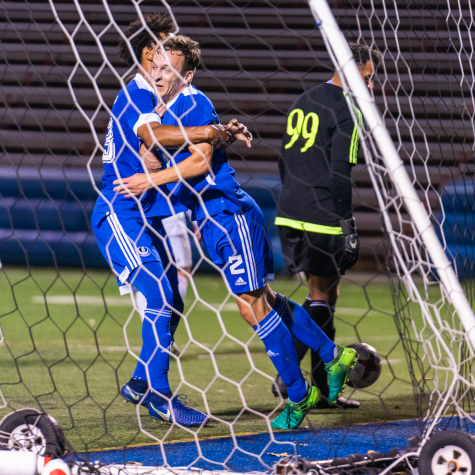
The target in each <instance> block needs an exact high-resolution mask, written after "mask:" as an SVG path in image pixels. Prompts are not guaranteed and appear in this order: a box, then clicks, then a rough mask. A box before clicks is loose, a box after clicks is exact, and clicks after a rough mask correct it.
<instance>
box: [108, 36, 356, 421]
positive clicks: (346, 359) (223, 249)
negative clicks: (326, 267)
mask: <svg viewBox="0 0 475 475" xmlns="http://www.w3.org/2000/svg"><path fill="white" fill-rule="evenodd" d="M164 48H165V50H166V51H163V52H162V54H160V55H159V60H158V72H157V75H156V86H157V89H158V90H159V93H160V95H161V97H162V99H163V100H164V102H166V104H167V112H166V114H165V116H164V117H163V119H162V123H164V124H172V125H178V124H179V123H181V124H182V125H183V126H185V127H186V126H205V125H209V124H218V123H219V118H218V115H217V114H216V111H215V109H214V107H213V104H212V103H211V101H210V100H209V99H208V98H207V97H206V96H205V95H204V94H203V93H202V92H201V91H199V90H198V89H196V88H195V87H194V86H192V85H191V82H192V80H193V76H194V73H195V70H196V68H197V66H198V65H199V63H200V49H199V47H198V43H196V42H195V41H193V40H191V39H189V38H186V37H183V36H177V37H174V38H170V39H169V40H167V42H166V44H165V45H164ZM175 71H176V72H177V73H179V75H178V74H176V73H175ZM182 78H183V79H184V82H185V83H184V82H183V79H182ZM248 145H249V144H248ZM166 148H167V152H166V153H162V154H161V155H162V158H163V160H164V161H165V162H167V163H168V168H167V169H166V170H163V171H159V172H156V173H153V174H150V178H149V177H148V176H147V175H144V174H136V175H134V176H132V177H130V178H127V179H123V180H122V183H121V181H119V180H116V181H115V182H114V183H115V184H116V185H117V187H116V188H115V191H119V192H120V193H122V194H125V195H126V196H133V195H141V194H143V193H144V191H146V190H147V189H149V188H151V187H155V186H161V185H164V184H166V183H170V184H171V185H169V189H170V190H172V191H173V193H174V195H175V196H177V197H178V198H179V199H180V201H181V202H182V203H183V204H184V205H185V206H187V207H188V208H190V209H191V210H193V212H194V213H195V215H196V218H197V220H198V224H199V227H200V230H201V234H202V236H203V241H204V243H205V245H206V247H207V249H208V252H209V253H210V255H211V257H212V260H213V262H214V263H215V264H216V266H218V267H219V268H220V269H222V271H223V273H224V275H225V277H226V280H227V282H228V285H229V287H230V288H231V290H232V291H233V293H234V294H236V295H237V296H238V297H237V304H238V307H239V311H240V313H241V315H242V317H243V318H244V319H245V320H246V321H247V322H248V323H249V324H250V325H251V326H253V328H254V329H255V331H256V332H257V334H258V335H259V337H260V338H261V340H262V341H263V343H264V345H265V348H266V351H267V354H268V355H269V357H270V358H271V360H272V362H273V364H274V366H275V367H276V369H277V371H278V372H279V374H280V375H281V376H282V379H283V380H284V382H285V384H286V385H287V388H288V396H289V401H288V403H287V405H286V407H285V410H284V412H283V413H282V414H281V415H279V416H278V417H277V418H276V419H275V420H274V421H273V422H272V427H275V428H281V429H294V428H296V427H298V426H299V425H300V424H301V422H302V421H303V419H304V417H305V415H306V413H307V412H308V411H309V410H310V409H311V408H312V407H315V405H316V404H317V403H318V401H319V400H320V394H319V391H318V390H317V388H316V387H313V386H308V385H307V383H306V381H305V379H304V378H303V376H302V372H301V370H300V368H299V366H298V359H297V354H296V352H295V348H294V346H293V342H292V336H294V337H296V338H298V339H299V340H301V341H305V343H306V344H307V345H308V346H310V347H311V348H312V349H314V350H315V351H317V352H318V353H319V354H320V356H321V357H322V359H323V360H324V361H325V362H326V363H327V371H328V376H329V381H330V387H331V391H332V392H331V397H332V398H333V400H336V399H337V397H338V396H339V395H340V394H341V392H342V390H343V388H344V386H345V384H346V380H347V377H348V373H349V371H350V368H351V367H352V366H353V365H354V363H355V362H356V358H357V355H356V353H355V352H354V350H352V349H349V348H342V347H338V346H337V345H335V344H334V343H333V342H332V341H331V340H330V339H329V338H328V337H327V336H326V335H325V334H324V333H323V332H322V330H321V329H320V328H319V327H318V326H317V325H316V324H315V323H314V322H313V321H312V320H311V318H310V317H309V315H308V313H307V312H306V311H305V310H304V309H303V308H302V307H301V306H300V305H298V304H296V303H295V302H292V301H291V300H288V299H287V298H286V297H284V296H283V295H280V294H278V293H275V292H273V291H272V290H271V289H270V287H269V286H268V284H267V282H268V281H269V280H272V279H273V276H274V269H273V255H272V249H271V246H270V242H271V238H270V235H269V231H268V230H267V226H266V222H265V219H264V216H263V214H262V212H261V210H260V209H259V207H258V206H257V204H256V203H255V201H254V200H253V199H252V198H251V197H250V196H249V195H248V194H247V193H245V192H244V191H243V190H242V189H241V188H240V185H239V184H238V183H237V182H236V180H235V179H234V170H233V169H232V168H231V167H230V166H229V164H228V160H227V157H226V153H225V152H224V151H222V150H221V149H213V147H212V146H211V145H210V144H206V143H201V144H197V145H194V146H190V147H189V149H188V150H187V149H183V148H180V149H172V148H171V147H166ZM184 180H186V182H185V181H184Z"/></svg>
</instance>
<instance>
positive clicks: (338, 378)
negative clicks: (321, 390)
mask: <svg viewBox="0 0 475 475" xmlns="http://www.w3.org/2000/svg"><path fill="white" fill-rule="evenodd" d="M336 347H337V351H338V353H337V355H336V358H335V359H334V360H333V361H331V362H330V363H327V364H325V371H326V372H327V373H328V388H329V393H328V404H333V403H335V402H336V401H337V400H338V398H339V397H340V396H341V395H342V394H343V390H344V389H345V387H346V381H347V380H348V374H349V373H350V371H351V369H352V368H353V366H355V364H356V362H357V361H358V354H357V353H356V351H355V350H353V348H344V347H342V346H340V345H336Z"/></svg>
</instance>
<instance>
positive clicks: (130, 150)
mask: <svg viewBox="0 0 475 475" xmlns="http://www.w3.org/2000/svg"><path fill="white" fill-rule="evenodd" d="M144 20H145V23H146V25H147V27H148V29H149V30H150V31H152V32H153V33H154V34H155V36H157V37H158V38H161V39H163V38H165V36H166V34H167V33H168V32H170V31H172V30H173V28H174V25H173V22H172V20H171V19H170V18H169V17H167V16H161V15H158V14H148V15H144ZM126 36H127V37H129V38H130V41H129V43H128V44H127V43H126V42H125V41H123V42H122V43H121V45H120V54H121V57H122V58H123V59H124V60H125V61H126V62H127V63H128V64H129V65H130V66H132V65H134V64H136V62H137V61H138V63H139V65H140V66H139V70H138V72H137V74H136V76H135V78H134V79H133V80H132V81H130V83H129V84H128V85H127V87H126V88H125V89H123V90H121V91H120V92H119V94H118V96H117V99H116V101H115V102H114V105H113V107H112V114H111V118H110V121H109V126H108V128H107V136H106V139H105V146H104V153H103V157H102V159H103V162H104V175H103V177H102V190H101V193H100V196H99V198H98V199H97V202H96V206H95V208H94V212H93V214H92V218H91V223H92V228H93V231H94V233H95V235H96V238H97V243H98V245H99V248H100V250H101V252H102V254H103V256H104V257H105V258H106V260H107V261H108V262H109V264H110V265H111V267H112V268H113V270H114V272H115V274H116V275H117V276H118V279H119V280H120V282H121V283H122V284H128V285H129V286H132V285H133V286H135V287H136V288H137V289H138V290H139V291H140V292H141V293H142V294H143V295H144V297H145V299H146V302H147V308H146V310H145V312H144V313H145V318H144V321H143V326H142V339H143V346H142V351H141V353H140V361H139V362H138V363H137V366H136V369H135V372H134V374H133V377H132V378H131V380H130V381H129V382H128V383H127V384H126V385H124V387H123V388H122V391H121V394H122V396H123V397H124V398H125V399H127V400H129V401H131V402H133V403H134V404H138V403H140V404H142V405H146V406H147V407H148V410H149V414H150V415H151V416H152V417H154V418H157V419H162V420H167V421H170V422H172V421H176V422H178V423H179V424H181V425H184V426H192V425H200V424H204V423H205V422H206V421H207V420H208V417H207V416H206V415H205V414H203V413H201V412H199V411H197V410H195V409H192V408H190V407H188V406H187V405H186V404H184V403H183V402H182V399H183V398H182V397H179V396H176V397H174V398H172V392H171V390H170V386H169V382H168V369H169V362H170V352H169V348H170V344H171V338H172V334H171V333H172V332H173V323H171V317H172V308H173V307H175V309H177V310H178V311H179V312H181V310H182V307H181V309H180V305H182V302H181V299H180V295H179V292H178V284H177V278H176V269H175V267H174V266H173V265H171V264H170V263H169V262H168V258H167V246H166V243H165V239H164V236H165V232H164V230H163V226H162V224H161V222H160V219H158V218H156V217H157V216H161V215H163V209H162V207H163V206H167V207H168V204H167V201H166V200H165V199H160V196H161V195H160V193H159V192H158V190H157V189H152V190H150V191H148V192H146V193H143V194H142V195H141V196H140V197H139V198H138V199H128V198H125V197H124V196H123V195H120V194H118V193H116V192H115V191H114V190H113V184H112V182H113V181H114V180H115V179H117V178H118V177H119V178H120V177H125V176H129V175H131V174H133V173H136V172H142V173H143V172H144V171H145V170H144V168H143V166H142V161H141V159H140V156H139V151H140V146H141V142H143V143H144V144H145V146H146V147H148V148H149V149H152V148H153V149H155V148H157V147H158V146H159V145H160V146H166V147H180V146H182V145H183V143H184V142H185V141H187V142H188V143H189V142H192V143H204V142H206V143H207V144H209V146H210V147H211V148H213V146H214V145H216V144H218V145H222V144H223V143H224V142H225V141H228V140H230V139H231V138H232V135H231V133H236V134H237V135H236V136H237V137H238V138H239V137H241V138H242V137H243V136H244V135H245V134H244V135H243V126H239V125H236V121H234V122H233V124H232V125H230V126H229V127H227V128H225V127H222V126H217V125H207V126H205V127H192V128H186V129H185V135H184V134H183V132H182V131H181V130H180V128H179V127H174V126H169V125H163V124H161V119H160V117H159V115H158V114H157V113H156V111H155V108H156V106H157V96H156V95H155V93H154V84H155V83H154V79H153V78H154V77H155V74H156V72H157V67H156V63H155V58H156V56H157V54H156V52H157V48H158V47H159V45H157V44H156V43H155V42H154V38H153V37H152V36H151V35H150V34H149V32H148V31H147V30H146V29H145V28H144V27H143V24H142V22H141V21H136V22H134V23H132V24H131V25H130V26H129V29H128V30H127V32H126ZM129 46H130V47H131V49H132V51H130V50H129ZM132 53H133V55H135V58H134V57H133V55H132ZM162 191H163V192H164V193H165V194H169V192H168V190H167V189H166V187H165V188H163V189H162ZM166 214H168V215H169V214H171V211H169V210H168V208H167V213H166ZM154 230H155V231H154ZM171 326H172V328H170V327H171ZM149 383H150V387H151V389H152V390H153V391H149Z"/></svg>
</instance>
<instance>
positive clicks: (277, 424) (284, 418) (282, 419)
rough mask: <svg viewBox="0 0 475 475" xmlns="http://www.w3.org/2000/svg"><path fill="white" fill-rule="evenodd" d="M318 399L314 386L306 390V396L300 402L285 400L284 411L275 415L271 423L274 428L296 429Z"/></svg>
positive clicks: (317, 392) (317, 391)
mask: <svg viewBox="0 0 475 475" xmlns="http://www.w3.org/2000/svg"><path fill="white" fill-rule="evenodd" d="M318 401H320V391H319V390H318V389H317V388H316V387H315V386H310V387H309V388H308V390H307V397H306V398H305V399H304V400H303V401H302V402H300V403H295V402H291V401H289V402H287V404H286V405H285V409H284V412H282V414H281V415H280V416H277V417H276V418H275V419H274V420H273V421H272V423H271V427H272V428H274V429H297V427H298V426H299V425H300V424H301V423H302V421H303V420H304V419H305V416H306V415H307V412H308V411H310V409H312V408H314V407H315V406H316V405H317V404H318Z"/></svg>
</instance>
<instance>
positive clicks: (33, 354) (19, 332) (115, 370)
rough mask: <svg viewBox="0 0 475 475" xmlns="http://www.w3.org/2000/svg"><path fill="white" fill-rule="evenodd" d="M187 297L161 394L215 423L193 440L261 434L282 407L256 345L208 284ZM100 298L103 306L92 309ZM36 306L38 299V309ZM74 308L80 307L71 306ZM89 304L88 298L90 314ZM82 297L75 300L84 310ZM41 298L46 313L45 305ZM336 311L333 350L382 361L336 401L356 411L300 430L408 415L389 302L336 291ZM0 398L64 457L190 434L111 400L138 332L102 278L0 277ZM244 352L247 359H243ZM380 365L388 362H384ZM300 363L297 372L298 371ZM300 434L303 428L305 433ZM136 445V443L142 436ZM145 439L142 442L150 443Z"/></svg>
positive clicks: (111, 283) (298, 291)
mask: <svg viewBox="0 0 475 475" xmlns="http://www.w3.org/2000/svg"><path fill="white" fill-rule="evenodd" d="M195 284H196V290H197V294H196V296H197V297H199V299H202V301H204V302H207V303H209V304H212V305H213V306H215V305H217V304H221V303H225V307H224V309H223V311H222V312H221V313H220V314H219V313H218V312H217V311H213V310H212V309H210V308H209V307H207V306H206V305H204V304H203V303H202V302H200V301H199V300H198V299H195V300H194V295H193V289H192V288H191V287H190V288H189V290H188V296H187V302H186V310H187V311H188V315H187V319H186V321H184V322H182V323H181V324H180V327H179V329H178V331H177V334H176V343H177V344H178V346H179V347H180V348H181V349H182V354H181V357H180V359H179V360H178V359H174V360H173V361H172V363H171V368H170V383H171V387H172V389H177V388H178V389H179V390H180V392H182V393H186V394H187V395H188V400H189V403H190V405H192V406H193V407H197V408H199V409H202V410H204V409H205V408H206V404H207V405H208V407H209V409H210V411H211V413H212V414H213V415H214V416H216V417H217V418H219V419H220V421H212V422H211V423H210V424H209V425H208V426H207V427H205V428H203V429H202V430H201V431H200V432H199V437H200V438H207V437H213V436H229V435H231V429H233V430H234V432H235V433H236V434H240V433H249V432H262V431H267V430H268V425H267V421H266V418H265V417H264V416H268V415H270V414H271V413H272V412H273V411H276V410H277V411H281V410H282V409H283V406H282V405H281V403H280V401H279V400H277V399H276V398H274V397H273V396H272V394H271V392H270V387H271V380H272V378H273V377H274V376H275V370H274V368H273V366H272V363H271V362H270V359H269V358H268V356H267V355H266V353H265V351H264V347H263V345H262V343H261V342H260V340H259V339H258V338H257V336H256V335H254V332H253V330H252V329H251V328H250V327H249V326H247V324H246V323H245V322H244V321H243V320H242V318H241V317H240V315H239V314H238V312H237V307H235V306H234V305H233V299H232V298H231V299H229V300H227V291H226V288H225V286H224V284H223V283H222V280H221V278H220V277H219V276H209V275H199V276H197V277H196V278H195ZM272 287H273V288H274V289H275V290H277V291H279V292H281V293H284V294H286V295H288V296H292V298H293V299H294V300H296V301H297V302H300V303H301V302H302V301H303V300H304V298H305V295H306V291H305V287H303V286H302V285H300V284H299V282H298V281H296V280H293V279H288V278H279V279H278V280H277V281H276V282H275V283H274V284H273V285H272ZM73 294H74V295H76V297H78V299H77V303H76V304H75V303H74V302H69V303H68V302H67V301H66V302H63V303H61V304H60V303H54V302H55V300H54V299H52V297H54V296H56V297H58V296H66V297H67V296H72V295H73ZM103 296H105V298H106V302H108V304H109V305H104V304H103V303H101V302H102V298H103ZM45 297H46V300H45ZM81 297H82V299H81ZM91 297H92V298H96V302H99V304H96V302H94V300H91ZM84 298H87V300H84ZM48 299H51V300H50V303H49V304H47V303H46V302H48ZM338 307H339V309H340V311H339V312H337V318H336V327H337V341H338V342H340V343H342V344H349V343H352V342H356V341H358V339H361V340H362V341H364V342H367V343H369V344H371V345H373V346H375V347H376V348H377V349H378V351H379V352H380V354H381V355H383V356H384V357H385V358H386V364H385V365H384V366H383V372H382V375H381V377H380V379H379V380H378V381H377V382H376V384H374V385H373V386H371V387H370V388H368V390H366V391H360V390H357V391H353V390H351V388H349V390H347V392H346V393H345V395H346V396H347V397H352V398H355V399H358V400H359V401H361V408H360V409H359V410H356V411H338V410H320V411H316V410H314V411H312V412H311V413H310V415H309V421H310V424H311V426H312V427H325V426H338V425H351V424H356V423H369V422H377V421H386V420H393V419H404V418H411V417H414V416H415V415H416V413H415V406H414V396H413V387H412V384H410V382H409V381H410V378H409V373H408V370H407V364H406V359H405V355H404V351H403V348H402V345H401V343H400V340H399V337H398V333H397V330H396V326H395V323H394V320H393V309H392V299H391V293H390V290H389V287H388V284H387V281H386V280H384V279H378V280H374V281H369V282H365V281H362V280H358V281H353V280H351V279H347V280H345V281H344V282H343V283H342V285H341V291H340V299H339V303H338ZM0 326H1V329H2V331H3V334H4V337H5V341H6V344H0V361H1V373H0V388H1V390H2V392H3V395H4V396H5V398H6V400H7V402H8V407H7V408H4V409H2V410H0V416H3V415H5V414H7V413H8V412H10V411H11V410H13V409H19V408H21V407H40V406H41V408H42V409H43V410H45V411H47V412H49V413H50V414H52V415H53V416H54V417H56V418H57V419H58V420H59V421H60V423H61V424H62V426H63V428H64V430H65V433H66V436H67V438H68V439H69V441H70V442H71V443H72V444H73V446H74V447H75V448H76V450H84V449H85V448H88V449H100V448H107V447H117V446H124V445H131V444H140V443H150V442H151V441H153V440H156V441H158V440H166V441H171V440H183V439H189V438H191V437H193V436H194V434H195V430H189V431H185V430H181V429H176V428H174V429H172V430H171V431H170V426H169V425H168V424H166V423H163V424H162V423H159V422H156V421H153V420H152V419H151V418H150V417H148V415H147V412H146V410H145V409H144V408H142V409H139V413H140V416H141V418H140V421H141V424H142V428H143V431H141V429H140V425H139V422H138V418H137V417H136V408H135V407H133V406H132V405H130V404H124V403H123V401H122V399H121V398H120V396H119V395H118V392H119V389H120V387H121V385H122V384H124V383H125V382H126V381H127V380H128V379H129V377H130V375H131V374H132V372H133V369H134V366H135V361H136V360H135V359H134V357H133V356H132V355H131V354H130V353H129V352H127V350H126V342H125V336H124V328H125V333H126V335H127V340H128V345H129V347H130V348H131V349H132V350H133V352H134V353H135V354H137V355H138V353H139V351H140V350H139V349H140V345H141V334H140V331H141V322H140V318H139V316H138V315H137V314H134V313H133V310H132V306H131V304H130V297H128V296H124V297H119V294H118V289H117V285H116V282H115V278H112V277H111V275H110V273H109V272H103V271H90V272H88V273H87V275H84V274H83V273H82V271H78V270H62V271H61V273H60V274H59V275H58V274H57V273H56V271H54V270H53V269H33V270H32V271H31V273H29V272H28V271H27V270H25V269H19V268H7V269H3V273H0ZM246 347H247V349H248V350H249V352H250V355H251V357H249V356H248V355H247V354H246V351H245V349H246ZM388 361H389V363H388ZM309 365H310V363H309V358H306V359H305V360H304V361H303V364H302V368H303V369H308V368H309ZM305 425H307V422H305ZM147 434H148V435H147ZM152 439H153V440H152Z"/></svg>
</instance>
